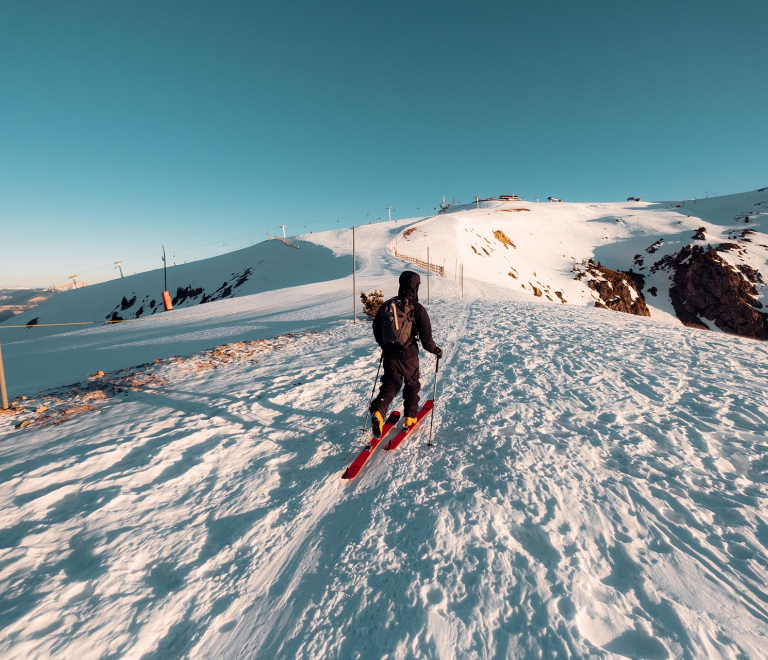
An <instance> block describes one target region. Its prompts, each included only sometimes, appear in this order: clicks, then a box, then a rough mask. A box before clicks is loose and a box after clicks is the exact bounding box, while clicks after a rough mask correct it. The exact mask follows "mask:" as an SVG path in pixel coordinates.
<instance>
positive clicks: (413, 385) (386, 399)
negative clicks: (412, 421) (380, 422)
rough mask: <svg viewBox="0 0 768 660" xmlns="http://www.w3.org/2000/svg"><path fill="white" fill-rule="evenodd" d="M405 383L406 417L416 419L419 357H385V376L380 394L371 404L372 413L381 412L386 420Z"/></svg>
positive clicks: (419, 386) (404, 401)
mask: <svg viewBox="0 0 768 660" xmlns="http://www.w3.org/2000/svg"><path fill="white" fill-rule="evenodd" d="M403 382H405V388H404V389H403V403H404V404H405V405H404V407H405V411H404V412H405V416H406V417H416V413H417V412H418V410H419V390H420V389H421V383H420V382H419V356H418V354H417V355H415V356H403V357H399V356H398V357H395V356H387V355H385V356H384V375H383V376H382V377H381V387H380V388H379V394H378V395H377V396H376V398H375V399H374V400H373V402H372V403H371V412H372V413H373V412H380V413H381V416H382V417H384V418H385V419H386V417H387V411H388V410H389V406H390V404H391V403H392V400H393V399H394V398H395V397H396V396H397V393H398V392H399V391H400V387H402V385H403Z"/></svg>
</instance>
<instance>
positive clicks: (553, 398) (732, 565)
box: [0, 205, 768, 660]
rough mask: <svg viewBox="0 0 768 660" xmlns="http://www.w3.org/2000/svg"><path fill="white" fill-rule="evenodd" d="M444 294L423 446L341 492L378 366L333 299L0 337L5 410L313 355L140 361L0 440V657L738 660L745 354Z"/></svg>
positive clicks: (554, 309) (187, 365)
mask: <svg viewBox="0 0 768 660" xmlns="http://www.w3.org/2000/svg"><path fill="white" fill-rule="evenodd" d="M553 206H554V205H553ZM448 217H450V216H448ZM427 222H433V221H427ZM424 224H425V223H420V224H419V225H414V226H421V227H423V226H424ZM401 229H402V228H401ZM510 238H512V240H514V237H512V236H511V235H510ZM357 239H358V250H359V254H360V256H359V259H360V261H359V268H360V273H359V274H358V289H364V290H366V291H370V290H371V289H372V288H374V287H379V288H383V289H384V294H385V296H388V295H392V294H394V292H395V289H396V277H397V274H398V273H399V272H400V270H402V268H403V266H404V263H403V262H402V261H399V260H397V259H396V258H395V257H394V256H392V252H391V249H390V247H389V246H390V245H391V243H392V241H393V239H394V233H393V230H392V228H391V227H389V226H385V225H381V226H379V225H373V226H371V227H366V228H363V229H362V230H360V231H359V232H358V236H357ZM316 240H317V242H318V243H322V244H324V245H325V247H327V248H329V249H330V251H331V252H332V253H333V258H334V259H335V258H340V257H343V256H344V255H345V252H344V249H345V248H344V246H345V244H347V235H346V234H345V233H344V232H335V233H332V234H327V235H321V236H318V237H317V238H316ZM398 240H399V241H400V240H402V239H398ZM446 245H447V243H446ZM398 247H399V249H401V251H402V252H405V248H400V244H398ZM500 249H501V250H504V248H503V247H501V248H500ZM473 254H474V253H473ZM446 259H447V257H446ZM347 261H349V259H347ZM331 263H332V261H331ZM537 272H538V271H537ZM451 275H452V273H450V272H449V274H448V277H446V278H438V277H434V276H433V277H432V278H431V279H430V302H429V304H428V306H427V307H428V311H429V313H430V316H431V317H432V320H433V325H434V328H435V335H436V340H437V342H438V344H439V345H441V346H442V347H443V348H444V351H445V359H444V360H442V361H441V364H440V372H439V377H438V390H437V391H438V396H437V404H436V408H435V415H434V441H435V443H436V445H437V446H436V447H435V448H433V449H428V448H427V447H426V446H425V443H426V440H427V437H428V434H429V424H428V423H425V424H424V425H423V426H422V427H420V428H419V430H418V431H417V432H415V433H414V434H413V435H412V436H411V437H409V438H408V439H407V440H406V441H405V442H404V443H403V444H402V445H401V446H400V448H399V449H398V450H397V451H395V452H392V453H391V454H390V453H388V452H384V451H382V450H378V451H377V452H376V454H374V456H373V458H372V459H371V460H370V461H369V463H368V465H366V467H365V468H364V470H363V471H362V473H361V474H360V476H359V477H358V478H357V479H356V480H355V481H353V482H347V481H344V480H342V479H341V475H342V474H343V472H344V468H345V466H346V465H347V464H348V463H349V462H350V461H351V460H352V459H353V458H354V456H355V455H356V454H357V452H358V451H359V450H360V449H361V448H362V446H363V444H364V441H365V439H366V436H365V434H363V433H361V432H360V425H361V424H362V420H363V415H364V412H365V407H366V405H367V401H368V397H369V395H370V388H371V384H372V381H373V378H374V375H375V373H376V366H377V363H378V353H377V351H376V350H374V349H375V346H374V344H373V340H372V337H371V332H370V325H368V324H366V323H364V322H362V323H361V322H359V323H358V324H357V325H353V324H352V323H351V322H350V321H349V320H346V319H345V318H344V317H346V316H348V315H349V314H350V313H351V304H350V300H349V298H350V295H349V294H350V292H351V277H345V278H341V279H338V278H337V279H326V278H324V277H318V282H319V283H317V284H311V283H308V282H305V283H300V286H296V287H291V288H287V289H282V290H264V291H262V292H260V293H255V294H254V295H249V296H243V297H239V298H235V299H228V300H221V301H219V302H215V303H210V304H208V305H205V306H197V307H191V308H188V309H183V310H179V311H177V312H173V313H170V314H166V315H157V316H156V317H155V318H152V319H150V320H148V321H137V322H135V323H123V324H119V325H115V326H107V327H106V328H105V327H99V328H91V329H84V330H74V331H72V330H70V331H67V332H65V333H60V334H55V335H53V334H51V335H43V336H40V337H38V338H35V337H34V336H33V335H32V333H34V332H35V331H36V330H35V329H29V330H27V329H19V330H15V329H8V330H2V333H3V334H2V339H3V350H4V356H5V358H6V363H10V365H11V367H10V368H9V373H10V374H12V378H9V385H12V387H13V388H15V391H16V392H20V393H22V392H23V393H27V394H28V395H30V396H32V395H35V393H36V391H37V390H40V389H45V388H47V387H52V386H57V385H63V384H66V383H71V382H74V381H77V380H83V378H84V377H85V373H84V372H85V371H89V372H92V371H94V370H95V369H96V368H102V369H104V370H108V369H117V368H119V367H127V366H131V365H134V364H138V363H140V362H151V361H152V360H153V359H156V358H163V357H167V356H170V355H182V356H189V355H190V354H191V353H193V352H196V351H201V350H203V349H204V348H210V347H212V346H214V345H217V344H220V343H225V342H228V341H234V340H239V339H255V338H259V337H273V336H276V335H279V334H282V333H285V332H289V331H290V332H297V331H299V330H311V331H312V332H310V333H307V332H300V333H299V334H297V335H295V336H291V337H285V338H284V339H283V340H280V341H279V342H276V344H275V347H274V349H273V350H270V351H266V352H264V353H263V354H260V355H259V356H257V357H255V358H253V359H248V360H242V361H232V362H230V363H227V364H221V365H218V366H217V367H216V368H214V369H195V368H194V367H193V365H194V358H188V359H187V358H185V359H179V360H174V361H170V362H164V363H162V364H161V365H159V366H158V367H157V371H158V375H159V376H161V377H162V380H163V381H165V383H164V384H162V385H158V386H156V387H152V388H149V389H144V390H141V391H137V392H130V391H129V392H128V393H127V394H126V395H125V396H121V397H116V398H111V399H108V400H107V401H105V402H103V403H102V404H100V405H99V406H98V407H97V410H96V411H94V412H90V413H85V414H82V415H79V416H77V417H75V418H73V419H71V420H70V421H67V422H65V423H63V424H62V425H60V426H48V427H44V428H35V427H34V426H32V427H29V428H25V429H19V430H17V429H15V428H14V424H15V423H17V422H18V419H17V418H8V417H4V418H0V656H2V657H3V658H6V657H7V658H32V657H34V658H41V657H66V658H78V659H80V660H86V659H89V658H182V657H192V658H197V657H205V658H321V657H322V658H326V657H328V658H370V657H387V658H441V659H442V658H455V657H459V658H534V657H541V658H556V657H557V658H620V657H629V658H660V659H661V658H711V659H715V658H734V659H735V658H755V659H758V658H764V657H765V655H766V653H765V649H766V648H768V637H767V636H768V590H766V587H765V584H766V581H767V579H768V516H767V515H766V514H765V511H766V498H767V496H768V453H767V452H768V436H767V430H766V422H765V420H766V414H768V404H766V400H767V399H766V394H768V369H767V368H766V364H767V362H766V358H768V350H767V347H766V344H764V343H761V342H755V341H750V340H746V339H740V338H737V337H731V336H727V335H724V334H720V333H709V332H703V331H693V330H689V329H686V328H683V327H681V326H678V325H670V324H669V323H668V322H664V319H654V318H650V319H649V318H639V317H633V316H629V315H624V314H618V313H614V312H609V311H603V310H595V309H592V308H587V307H578V306H571V305H563V304H553V303H549V302H544V301H539V300H534V299H533V298H532V297H530V295H529V294H528V293H526V292H525V291H523V290H522V288H521V290H520V292H517V293H514V294H513V293H512V291H513V290H512V289H511V288H510V287H502V286H500V285H499V284H497V283H494V282H492V281H490V280H491V279H492V278H491V276H490V275H489V276H487V277H485V278H484V279H483V278H480V277H469V274H467V276H468V279H467V281H466V282H465V290H464V297H463V298H462V297H461V294H460V292H459V288H458V284H457V283H456V282H454V279H453V277H451ZM126 279H127V278H126ZM423 279H426V277H423ZM320 280H324V281H320ZM90 288H91V289H97V288H98V287H90ZM73 293H74V292H73ZM421 297H422V300H423V301H425V299H426V282H424V283H423V285H422V295H421ZM41 309H42V308H41ZM195 314H198V315H199V316H195ZM12 332H15V333H21V335H20V337H19V335H12V334H11V333H12ZM17 337H18V338H17ZM422 355H423V353H422ZM94 356H96V357H94ZM107 363H108V364H109V366H108V367H107V366H100V365H105V364H107ZM25 365H26V367H25ZM46 365H53V366H52V367H50V368H47V367H46ZM434 368H435V362H434V360H433V358H432V357H431V356H425V357H423V363H422V370H421V371H422V384H423V388H424V389H423V391H422V395H423V396H424V397H426V396H431V392H432V382H433V381H432V378H433V376H434V373H435V372H434ZM13 391H14V390H13V389H12V393H13Z"/></svg>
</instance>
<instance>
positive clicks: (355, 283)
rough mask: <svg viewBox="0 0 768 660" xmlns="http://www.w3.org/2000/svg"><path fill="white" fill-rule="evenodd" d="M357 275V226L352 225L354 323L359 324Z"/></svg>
mask: <svg viewBox="0 0 768 660" xmlns="http://www.w3.org/2000/svg"><path fill="white" fill-rule="evenodd" d="M356 295H357V273H356V268H355V226H354V225H352V323H353V324H356V323H357V302H356V300H355V296H356Z"/></svg>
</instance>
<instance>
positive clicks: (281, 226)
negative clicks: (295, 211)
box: [280, 225, 285, 238]
mask: <svg viewBox="0 0 768 660" xmlns="http://www.w3.org/2000/svg"><path fill="white" fill-rule="evenodd" d="M280 229H282V230H283V238H285V225H280Z"/></svg>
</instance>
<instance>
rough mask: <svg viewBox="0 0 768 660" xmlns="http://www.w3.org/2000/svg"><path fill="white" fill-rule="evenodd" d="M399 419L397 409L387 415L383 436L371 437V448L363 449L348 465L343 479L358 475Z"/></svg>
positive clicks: (382, 430) (382, 431)
mask: <svg viewBox="0 0 768 660" xmlns="http://www.w3.org/2000/svg"><path fill="white" fill-rule="evenodd" d="M399 419H400V413H399V412H398V411H397V410H395V411H393V412H392V413H390V415H389V417H387V420H386V421H385V422H384V426H382V428H381V437H380V438H371V448H370V449H363V451H361V452H360V453H359V454H358V455H357V458H356V459H355V460H354V461H352V462H351V463H350V464H349V465H348V466H347V469H346V471H345V472H344V476H342V479H354V478H355V477H356V476H357V475H358V473H359V472H360V470H362V469H363V465H365V464H366V463H367V462H368V459H369V458H370V457H371V454H373V452H374V451H376V447H378V446H379V444H380V443H381V441H382V440H383V439H384V438H385V437H386V435H387V433H389V432H390V431H391V430H392V429H393V428H395V426H397V422H398V420H399Z"/></svg>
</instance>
